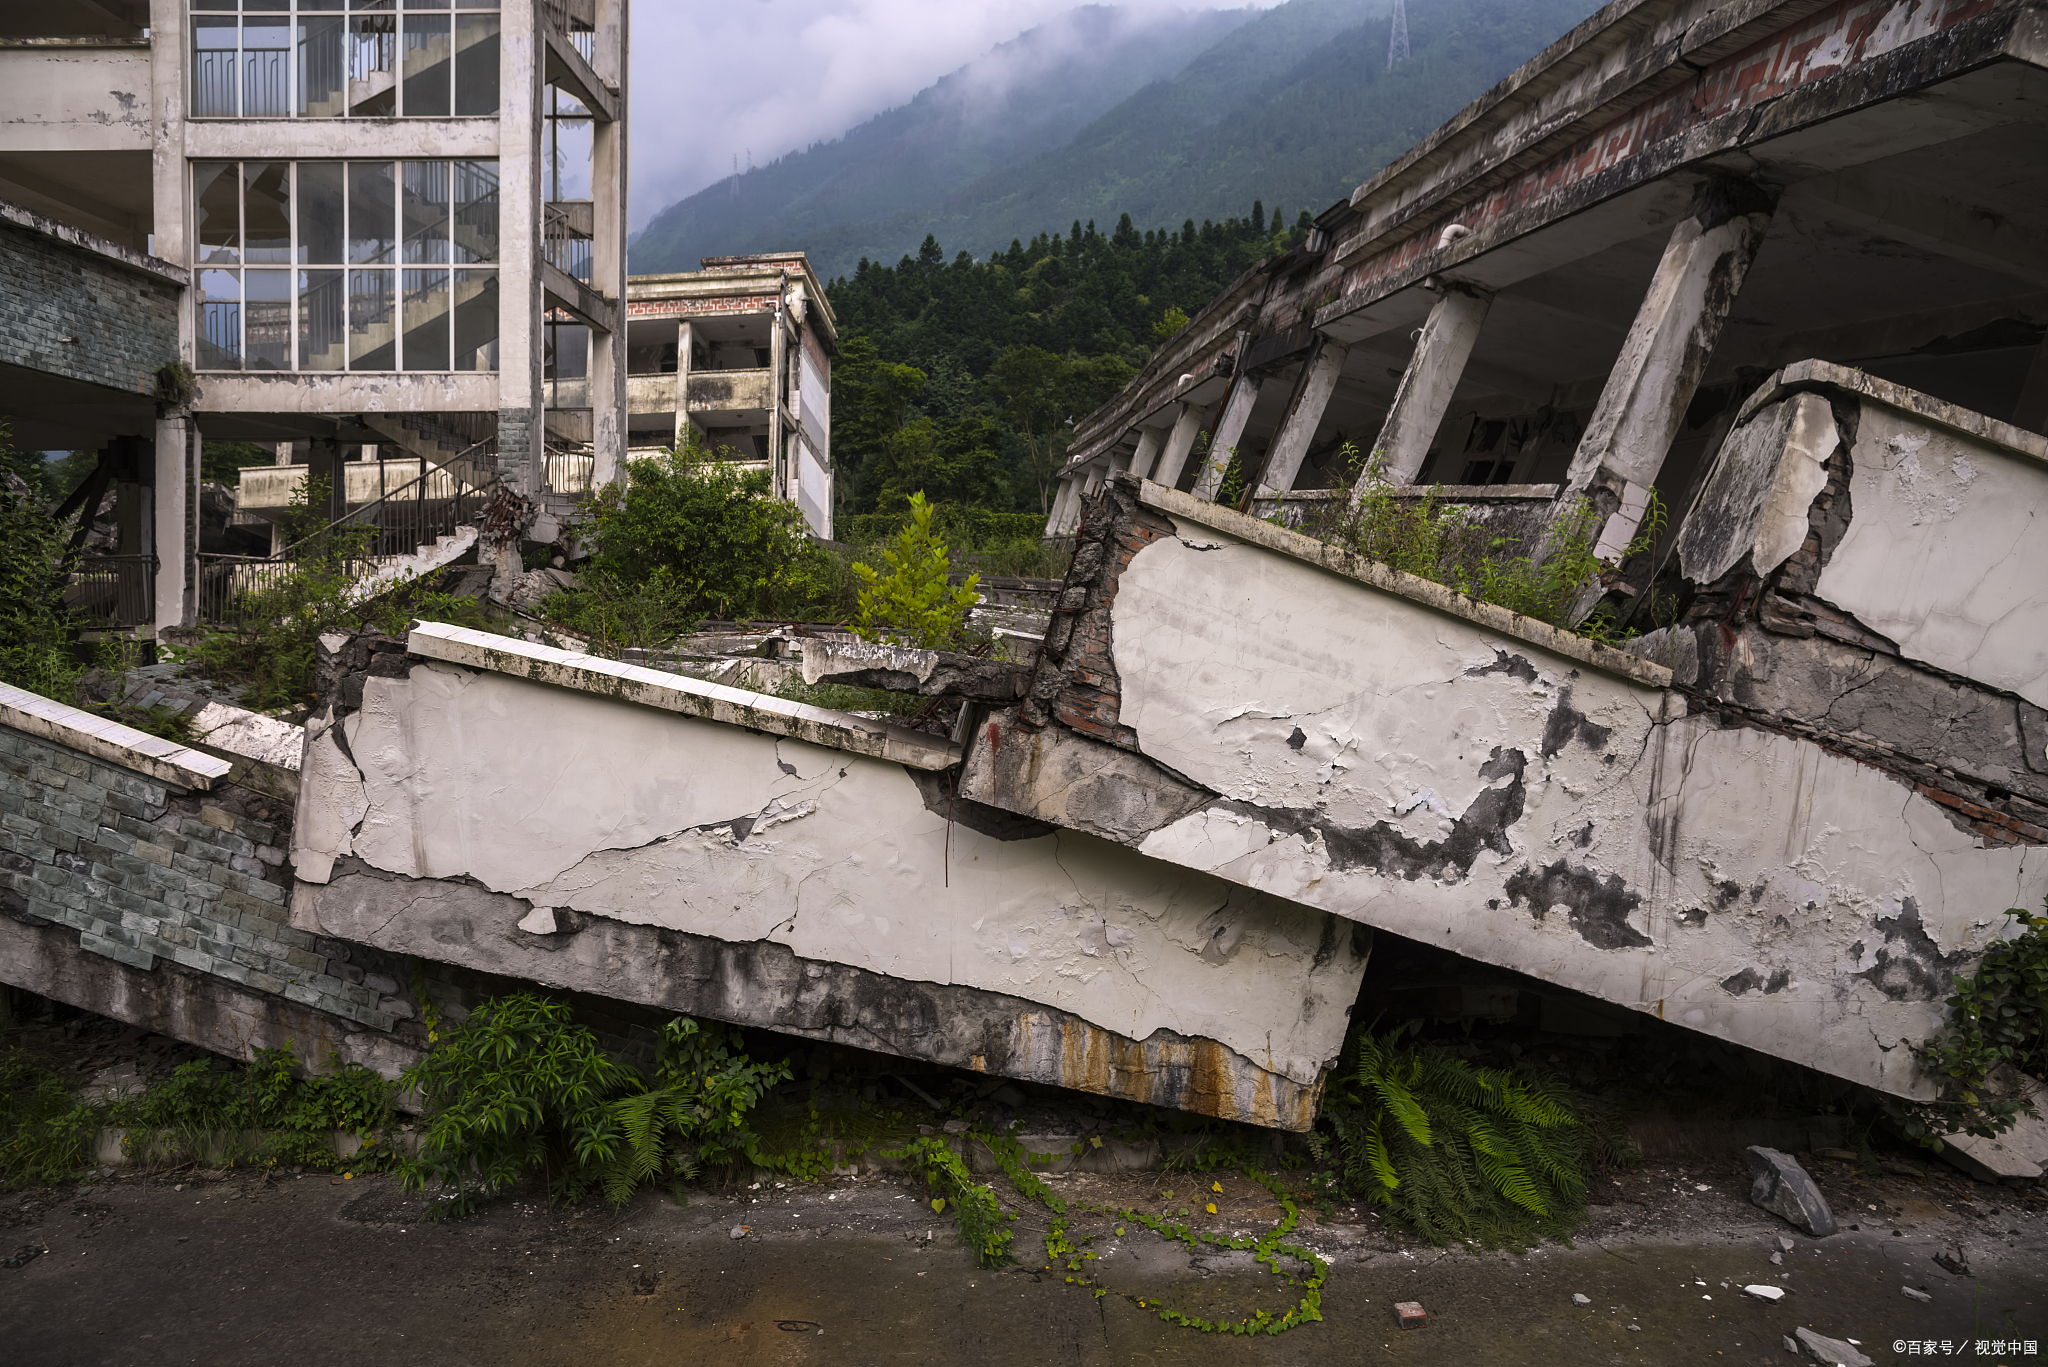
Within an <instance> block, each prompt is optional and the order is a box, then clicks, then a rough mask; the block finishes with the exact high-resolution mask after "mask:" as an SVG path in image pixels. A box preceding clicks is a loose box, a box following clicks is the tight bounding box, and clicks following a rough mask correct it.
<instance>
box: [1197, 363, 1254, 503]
mask: <svg viewBox="0 0 2048 1367" xmlns="http://www.w3.org/2000/svg"><path fill="white" fill-rule="evenodd" d="M1262 383H1263V381H1261V380H1260V379H1259V378H1258V377H1257V376H1256V375H1240V376H1238V377H1237V379H1236V380H1235V381H1233V382H1232V383H1231V386H1230V397H1228V398H1227V399H1225V400H1224V401H1223V416H1222V417H1220V418H1218V419H1217V420H1216V431H1215V433H1214V435H1212V436H1211V437H1210V438H1209V451H1208V454H1207V455H1206V456H1205V457H1204V458H1203V459H1204V461H1205V462H1206V463H1205V464H1204V465H1203V467H1202V473H1201V477H1200V478H1198V479H1197V480H1196V481H1195V490H1194V492H1195V497H1196V498H1199V499H1203V500H1205V501H1207V502H1211V503H1213V502H1215V501H1216V492H1217V490H1219V489H1221V488H1222V487H1223V478H1224V476H1225V475H1226V474H1228V473H1229V472H1230V461H1231V458H1232V457H1233V456H1234V455H1235V454H1236V452H1237V443H1238V439H1239V438H1241V437H1243V436H1244V425H1245V423H1247V422H1249V421H1250V420H1251V416H1252V405H1253V404H1255V403H1257V402H1258V401H1259V386H1260V385H1261V384H1262Z"/></svg>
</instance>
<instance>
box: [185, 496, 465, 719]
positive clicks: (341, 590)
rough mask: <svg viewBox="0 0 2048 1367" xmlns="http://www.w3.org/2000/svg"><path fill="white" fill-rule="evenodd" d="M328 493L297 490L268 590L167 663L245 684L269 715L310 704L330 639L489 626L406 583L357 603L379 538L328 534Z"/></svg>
mask: <svg viewBox="0 0 2048 1367" xmlns="http://www.w3.org/2000/svg"><path fill="white" fill-rule="evenodd" d="M327 493H328V485H327V481H326V479H325V478H311V479H308V480H306V481H305V482H304V483H303V484H301V485H300V486H299V490H298V492H297V493H295V494H293V496H292V503H291V506H290V508H289V510H288V511H287V512H286V515H285V528H286V532H287V534H288V535H289V536H290V537H291V539H292V544H291V546H290V548H289V549H288V550H287V551H286V552H285V554H284V560H283V563H282V564H281V565H280V566H279V569H278V572H277V573H275V574H273V575H272V576H271V577H269V578H268V579H266V580H265V581H263V583H262V586H261V587H254V588H249V589H246V590H242V591H239V592H235V593H233V594H230V595H226V597H227V599H228V606H229V607H230V608H231V609H232V616H233V621H232V623H231V624H227V625H219V626H215V627H213V628H211V629H209V630H207V631H206V632H205V633H204V634H203V635H202V636H200V638H199V639H198V641H197V642H196V643H195V644H193V645H191V646H186V647H176V646H172V647H168V648H166V649H165V652H164V653H165V654H166V656H167V657H169V658H171V659H174V660H178V659H182V660H185V661H187V662H189V663H191V664H192V665H194V666H196V667H197V668H198V670H199V672H201V673H202V674H205V675H206V676H207V677H209V678H212V679H215V680H218V681H220V682H222V683H231V684H240V685H242V686H243V690H244V691H243V698H242V701H243V704H244V705H245V706H248V707H251V708H254V709H256V710H258V711H264V710H274V709H279V708H288V707H295V706H299V705H303V704H307V703H310V702H311V701H312V693H313V678H314V661H315V657H316V653H317V649H318V642H319V639H320V637H321V635H322V634H324V633H326V632H331V631H340V632H347V633H355V632H360V631H375V632H381V633H383V634H385V635H403V634H404V633H405V632H406V630H407V629H408V628H410V626H411V625H412V623H413V622H415V621H417V620H420V619H422V618H425V619H429V620H432V621H436V622H449V623H453V624H455V625H457V626H470V627H484V626H486V625H487V622H486V620H485V618H484V616H483V610H482V608H481V606H480V605H479V604H478V603H477V602H476V601H475V600H474V599H469V598H458V597H455V596H454V595H452V594H445V593H439V592H436V591H434V590H433V588H432V586H431V581H429V580H407V581H403V582H400V583H398V584H394V585H393V586H392V587H390V588H389V589H387V590H385V591H384V592H383V593H380V594H378V595H377V596H375V597H372V598H365V599H361V600H356V599H354V598H353V597H352V591H353V590H354V588H355V586H356V583H357V582H358V581H359V580H360V579H361V578H362V576H363V575H364V574H365V573H367V572H368V569H369V564H368V558H369V553H370V549H371V545H372V543H373V542H374V541H375V540H376V538H377V535H378V531H377V528H376V527H374V526H369V525H362V526H358V525H354V524H341V525H334V526H330V525H329V524H328V523H327V521H326V515H325V513H324V512H322V511H321V510H322V509H324V508H326V506H327ZM202 591H208V590H202Z"/></svg>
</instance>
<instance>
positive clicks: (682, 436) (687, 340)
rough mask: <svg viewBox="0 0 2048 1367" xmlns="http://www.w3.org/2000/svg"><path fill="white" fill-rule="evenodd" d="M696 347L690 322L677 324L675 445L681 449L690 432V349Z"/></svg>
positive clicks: (683, 321)
mask: <svg viewBox="0 0 2048 1367" xmlns="http://www.w3.org/2000/svg"><path fill="white" fill-rule="evenodd" d="M695 345H696V341H695V338H694V336H693V334H692V332H691V328H690V320H689V319H687V318H685V319H683V320H682V321H681V322H679V323H677V324H676V434H675V437H674V442H675V445H676V446H678V447H681V446H682V445H683V444H684V443H685V440H686V439H687V437H688V434H689V431H690V349H691V348H692V347H693V346H695Z"/></svg>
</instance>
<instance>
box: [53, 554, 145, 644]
mask: <svg viewBox="0 0 2048 1367" xmlns="http://www.w3.org/2000/svg"><path fill="white" fill-rule="evenodd" d="M156 565H157V560H156V557H155V556H153V555H94V556H88V557H86V558H85V559H83V560H81V561H79V562H78V566H77V568H76V569H74V570H72V572H71V582H70V583H69V584H67V585H66V586H65V588H64V605H65V606H66V607H68V608H70V609H71V610H72V611H73V612H76V613H77V614H78V615H79V616H80V617H83V618H84V619H85V621H86V623H87V624H88V625H89V626H92V627H101V628H113V629H120V628H123V627H140V626H148V625H149V624H150V623H151V622H153V621H155V620H156Z"/></svg>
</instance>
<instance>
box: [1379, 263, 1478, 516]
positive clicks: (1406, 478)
mask: <svg viewBox="0 0 2048 1367" xmlns="http://www.w3.org/2000/svg"><path fill="white" fill-rule="evenodd" d="M1492 303H1493V296H1492V295H1491V294H1488V293H1486V292H1485V291H1483V290H1475V289H1471V288H1469V287H1467V286H1453V287H1452V288H1450V289H1448V290H1446V291H1445V292H1444V295H1443V297H1442V298H1441V299H1439V300H1437V301H1436V306H1435V307H1434V308H1432V309H1431V310H1430V311H1429V319H1428V321H1427V322H1425V323H1423V325H1422V331H1421V333H1420V334H1419V335H1418V336H1417V337H1416V339H1415V354H1414V355H1412V356H1410V357H1409V358H1408V368H1407V369H1406V370H1404V371H1402V372H1401V383H1400V386H1399V387H1398V388H1396V389H1395V390H1394V405H1393V407H1392V408H1389V409H1388V410H1387V419H1386V421H1385V422H1383V423H1381V424H1380V434H1379V437H1378V438H1377V439H1376V440H1375V441H1374V442H1373V445H1372V454H1371V459H1372V460H1373V461H1374V462H1376V463H1377V464H1378V466H1379V469H1380V473H1381V474H1382V475H1383V476H1384V477H1385V478H1386V479H1387V480H1389V481H1391V482H1392V483H1395V484H1410V483H1413V482H1414V480H1415V472H1416V471H1417V470H1420V469H1421V468H1422V462H1423V459H1424V458H1425V457H1426V456H1428V455H1429V446H1430V443H1431V442H1433V441H1435V440H1436V429H1437V428H1438V427H1439V426H1440V425H1442V423H1443V420H1444V410H1445V409H1447V408H1449V407H1450V406H1451V395H1452V394H1454V393H1456V392H1457V389H1458V380H1459V378H1460V377H1461V376H1462V375H1464V373H1465V362H1466V361H1468V360H1469V359H1471V356H1472V344H1473V343H1474V342H1477V341H1478V340H1479V325H1480V324H1481V323H1483V322H1485V321H1486V310H1487V309H1488V308H1489V307H1490V306H1491V305H1492ZM1360 487H1361V488H1363V481H1361V482H1360Z"/></svg>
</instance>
